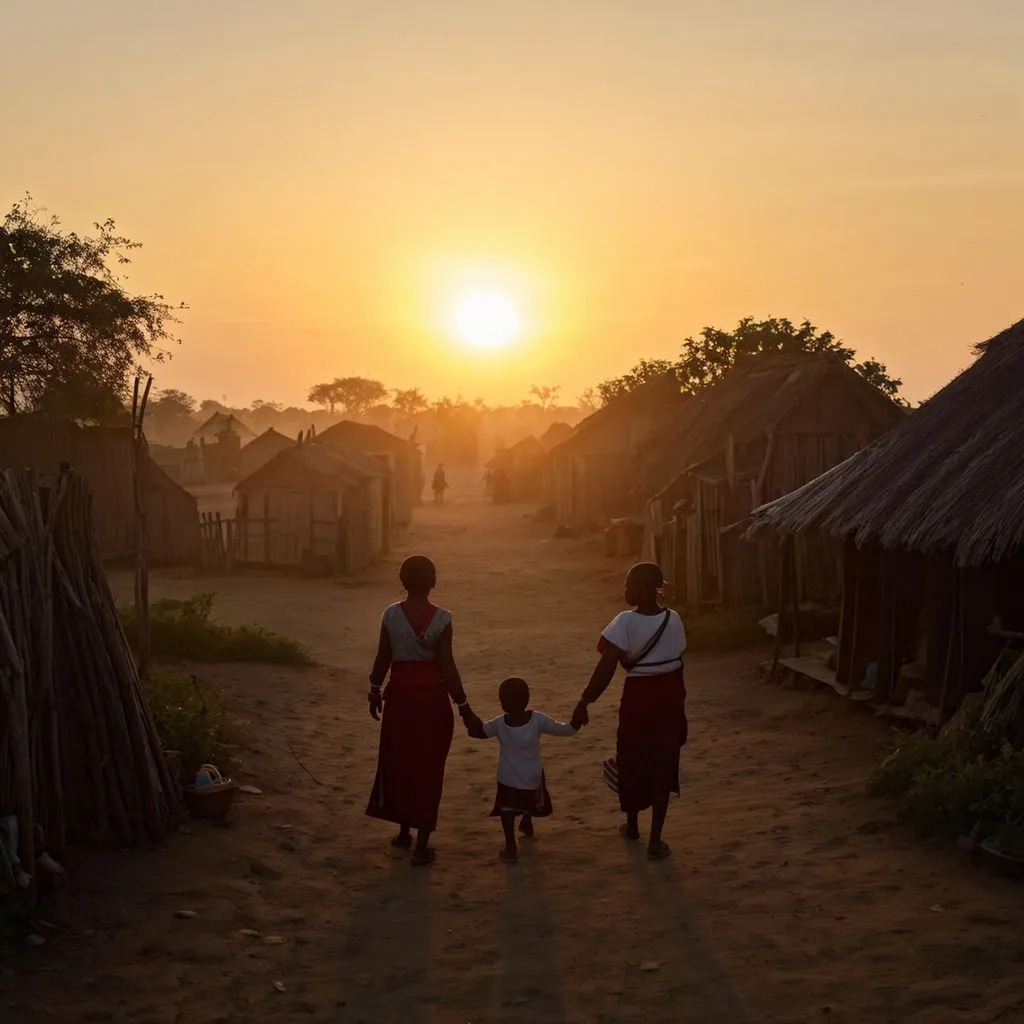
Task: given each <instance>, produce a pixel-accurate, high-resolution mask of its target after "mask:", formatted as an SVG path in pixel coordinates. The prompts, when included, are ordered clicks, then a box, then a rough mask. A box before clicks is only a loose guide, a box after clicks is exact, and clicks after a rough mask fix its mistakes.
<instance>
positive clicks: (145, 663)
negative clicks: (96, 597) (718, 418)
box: [132, 376, 153, 679]
mask: <svg viewBox="0 0 1024 1024" xmlns="http://www.w3.org/2000/svg"><path fill="white" fill-rule="evenodd" d="M139 383H140V378H138V377H136V378H135V395H134V398H133V400H132V442H133V444H134V449H135V450H134V455H135V458H134V463H133V470H132V482H133V485H134V493H135V621H136V629H137V633H138V636H137V648H136V659H137V661H138V666H139V675H140V676H141V677H142V678H143V679H145V678H146V677H147V676H148V675H149V669H150V662H151V658H152V650H151V645H150V631H149V562H148V559H147V555H146V504H145V500H144V496H143V492H142V474H143V472H144V465H143V460H144V459H145V458H146V437H145V434H144V433H143V423H144V421H145V417H146V403H147V402H148V401H149V389H150V388H151V387H152V386H153V378H152V376H150V377H147V379H146V387H145V389H144V390H143V392H142V398H141V400H140V398H139Z"/></svg>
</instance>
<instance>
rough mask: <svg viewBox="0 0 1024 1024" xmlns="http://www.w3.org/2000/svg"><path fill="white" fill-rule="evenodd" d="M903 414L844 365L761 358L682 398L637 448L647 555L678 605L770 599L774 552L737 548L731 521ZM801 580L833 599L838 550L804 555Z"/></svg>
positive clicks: (814, 358) (808, 358)
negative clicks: (662, 572)
mask: <svg viewBox="0 0 1024 1024" xmlns="http://www.w3.org/2000/svg"><path fill="white" fill-rule="evenodd" d="M905 415H906V414H905V410H904V409H903V408H902V407H901V406H899V405H897V404H896V403H895V402H894V401H893V400H892V399H891V398H888V397H887V396H886V395H884V394H883V393H882V392H880V391H879V390H878V389H877V388H876V387H874V386H873V385H872V384H870V383H869V382H868V381H866V380H865V379H864V378H863V377H862V376H861V375H860V374H858V373H857V372H856V371H855V370H853V369H851V368H850V367H849V366H847V365H846V364H845V363H844V362H843V361H842V360H841V359H838V358H836V357H835V356H832V355H827V354H816V355H784V354H764V355H758V356H750V357H747V358H745V359H741V360H739V361H738V362H737V363H736V365H735V366H734V367H732V369H730V370H729V371H728V372H727V373H726V374H725V375H724V376H723V377H722V378H721V379H720V380H718V381H717V382H716V383H715V384H713V385H711V386H710V387H708V388H706V389H705V390H704V391H702V392H700V393H699V394H698V395H696V396H694V397H692V398H690V399H689V400H687V401H686V402H685V403H684V404H683V405H682V406H680V407H679V409H678V410H677V411H676V412H675V413H674V414H673V415H672V416H671V417H670V418H668V419H667V420H665V421H664V422H663V423H662V424H661V425H660V426H659V427H658V429H657V430H655V431H652V432H651V435H650V436H649V438H648V439H647V440H646V441H645V442H644V443H643V444H642V445H641V446H640V448H639V450H638V452H637V456H636V461H637V463H638V475H639V476H640V478H641V480H642V483H641V489H642V492H643V493H644V494H645V496H647V497H648V498H649V501H648V503H647V516H646V521H645V524H644V529H645V539H644V548H645V553H646V555H647V557H649V558H651V559H653V560H655V561H658V562H659V563H661V565H662V567H663V568H664V570H665V572H666V574H667V576H668V578H669V579H670V580H671V581H672V583H673V585H674V590H675V598H676V600H677V601H679V602H680V603H685V604H686V605H687V607H690V608H694V609H696V608H699V607H702V606H706V607H717V606H719V605H723V604H724V605H728V606H730V607H740V606H751V605H755V606H756V605H763V604H767V603H769V602H770V601H772V600H774V594H775V590H776V589H777V588H776V576H777V564H776V559H775V558H774V550H773V551H770V552H769V551H764V550H759V549H758V548H757V547H756V546H754V545H750V544H747V543H743V542H742V541H741V540H740V536H739V533H740V531H738V530H736V529H735V526H736V524H738V523H742V522H743V521H744V520H745V519H746V518H747V517H748V516H749V515H750V512H751V510H752V509H754V508H756V507H757V506H758V505H760V504H761V503H762V502H763V501H764V499H765V498H766V497H776V496H779V495H782V494H787V493H788V492H790V491H792V490H793V489H794V488H796V487H799V486H800V485H801V484H804V483H806V482H807V481H808V480H811V479H813V478H814V477H816V476H818V475H819V474H820V473H822V472H824V471H825V470H827V469H829V468H831V467H832V466H835V465H836V464H838V463H840V462H842V461H843V460H844V459H845V458H847V457H848V456H849V455H850V454H851V453H852V452H855V451H857V450H858V449H859V448H862V447H863V446H864V445H866V444H867V443H868V442H869V441H871V440H874V439H875V438H877V437H878V436H880V435H881V434H883V433H885V431H886V430H888V429H889V428H890V427H892V426H893V425H895V424H896V423H899V422H901V421H902V420H903V419H904V418H905ZM802 557H803V561H804V567H805V570H806V572H807V573H808V574H809V575H810V576H811V577H812V578H814V579H815V582H816V584H817V585H818V586H819V587H820V588H822V589H825V588H829V587H831V588H832V589H833V590H834V591H835V592H838V578H837V576H838V574H837V558H836V555H835V553H834V552H829V551H828V550H825V549H821V548H820V546H819V549H817V550H813V551H803V552H802Z"/></svg>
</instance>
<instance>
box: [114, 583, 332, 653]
mask: <svg viewBox="0 0 1024 1024" xmlns="http://www.w3.org/2000/svg"><path fill="white" fill-rule="evenodd" d="M215 598H216V595H215V594H208V593H204V594H195V595H193V596H192V597H190V598H188V599H187V600H185V601H176V600H172V599H169V598H165V599H163V600H161V601H156V602H155V603H153V604H151V605H150V608H149V631H150V644H151V649H152V652H153V654H154V655H157V656H162V657H167V658H191V659H195V660H196V661H260V662H270V663H273V664H278V665H310V664H312V661H313V659H312V658H311V657H310V655H309V652H308V651H307V650H306V648H305V647H304V646H303V645H302V644H300V643H299V642H298V641H297V640H292V639H291V638H290V637H286V636H280V635H279V634H277V633H272V632H271V631H270V630H268V629H264V628H263V627H262V626H226V625H224V624H223V623H221V622H216V621H214V620H213V618H212V615H213V602H214V599H215ZM118 613H119V615H120V617H121V625H122V626H123V627H124V631H125V633H126V635H127V636H128V639H129V641H130V642H131V643H133V644H134V643H135V640H136V637H137V635H138V623H137V622H136V616H135V608H134V606H131V605H128V606H125V607H122V608H120V609H119V610H118Z"/></svg>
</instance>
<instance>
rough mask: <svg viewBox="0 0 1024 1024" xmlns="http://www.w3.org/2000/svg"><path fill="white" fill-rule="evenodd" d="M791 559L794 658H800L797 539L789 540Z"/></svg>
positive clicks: (791, 538)
mask: <svg viewBox="0 0 1024 1024" xmlns="http://www.w3.org/2000/svg"><path fill="white" fill-rule="evenodd" d="M789 558H790V565H791V572H792V575H791V583H792V586H791V588H790V589H791V591H792V598H793V657H795V658H799V657H800V572H799V568H798V566H797V558H796V538H795V537H790V538H789Z"/></svg>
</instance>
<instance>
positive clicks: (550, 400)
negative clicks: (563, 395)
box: [530, 384, 562, 411]
mask: <svg viewBox="0 0 1024 1024" xmlns="http://www.w3.org/2000/svg"><path fill="white" fill-rule="evenodd" d="M561 390H562V389H561V387H559V386H557V385H556V386H555V387H549V386H548V385H546V384H544V385H538V384H534V385H533V386H532V387H531V388H530V394H531V395H533V396H534V398H536V399H537V402H538V403H539V404H540V407H541V409H543V410H545V411H546V410H547V407H548V406H549V405H553V404H554V403H555V401H556V400H557V399H558V395H559V392H560V391H561Z"/></svg>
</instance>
